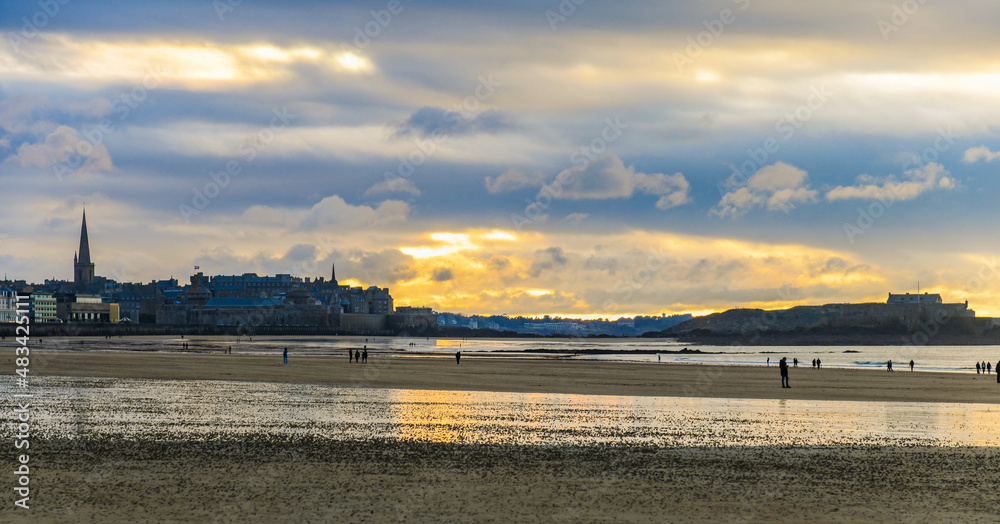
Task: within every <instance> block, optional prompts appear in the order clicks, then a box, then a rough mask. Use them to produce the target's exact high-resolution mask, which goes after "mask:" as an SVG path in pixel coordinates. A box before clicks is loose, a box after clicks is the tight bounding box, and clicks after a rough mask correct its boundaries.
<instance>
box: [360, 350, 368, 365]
mask: <svg viewBox="0 0 1000 524" xmlns="http://www.w3.org/2000/svg"><path fill="white" fill-rule="evenodd" d="M361 362H363V363H365V364H367V363H368V348H365V350H364V351H362V352H361Z"/></svg>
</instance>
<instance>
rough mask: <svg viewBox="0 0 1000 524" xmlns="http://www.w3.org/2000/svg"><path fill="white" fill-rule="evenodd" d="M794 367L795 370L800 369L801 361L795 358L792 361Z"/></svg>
mask: <svg viewBox="0 0 1000 524" xmlns="http://www.w3.org/2000/svg"><path fill="white" fill-rule="evenodd" d="M792 367H795V368H797V367H799V359H798V358H793V359H792Z"/></svg>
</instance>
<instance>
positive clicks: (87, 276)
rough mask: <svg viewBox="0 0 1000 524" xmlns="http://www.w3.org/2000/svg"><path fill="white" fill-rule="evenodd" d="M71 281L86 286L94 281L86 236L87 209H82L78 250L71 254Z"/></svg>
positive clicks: (88, 242) (92, 264) (92, 265)
mask: <svg viewBox="0 0 1000 524" xmlns="http://www.w3.org/2000/svg"><path fill="white" fill-rule="evenodd" d="M73 283H75V284H76V285H78V286H86V285H89V284H93V283H94V263H93V262H91V261H90V239H89V238H88V237H87V210H86V209H84V210H83V225H82V226H81V227H80V251H79V252H78V253H76V254H74V255H73Z"/></svg>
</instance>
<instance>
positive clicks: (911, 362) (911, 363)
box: [910, 358, 913, 373]
mask: <svg viewBox="0 0 1000 524" xmlns="http://www.w3.org/2000/svg"><path fill="white" fill-rule="evenodd" d="M910 372H911V373H912V372H913V359H912V358H911V359H910Z"/></svg>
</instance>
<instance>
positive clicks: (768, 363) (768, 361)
mask: <svg viewBox="0 0 1000 524" xmlns="http://www.w3.org/2000/svg"><path fill="white" fill-rule="evenodd" d="M767 367H771V357H767Z"/></svg>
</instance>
